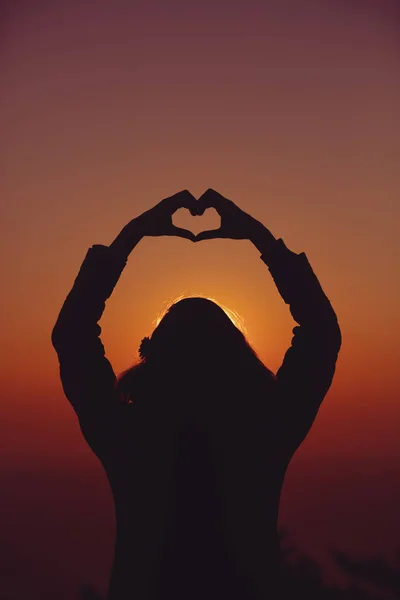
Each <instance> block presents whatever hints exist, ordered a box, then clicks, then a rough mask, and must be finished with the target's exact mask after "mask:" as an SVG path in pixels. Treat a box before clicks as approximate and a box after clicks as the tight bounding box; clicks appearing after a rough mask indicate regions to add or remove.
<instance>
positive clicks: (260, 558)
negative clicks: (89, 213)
mask: <svg viewBox="0 0 400 600" xmlns="http://www.w3.org/2000/svg"><path fill="white" fill-rule="evenodd" d="M182 207H185V208H187V209H189V210H190V212H191V214H192V215H200V214H202V213H203V212H204V211H205V210H206V209H207V208H209V207H213V208H215V209H216V210H217V212H218V213H219V215H220V216H221V227H220V229H218V230H214V231H206V232H203V233H201V234H199V235H197V236H195V235H194V234H192V233H191V232H189V231H187V230H184V229H180V228H177V227H175V226H173V224H172V215H173V213H174V212H175V211H176V210H177V209H179V208H182ZM161 235H177V236H181V237H185V238H187V239H189V240H192V241H194V242H198V241H200V240H205V239H211V238H218V237H223V238H233V239H248V240H250V241H251V242H252V243H253V244H254V245H255V247H256V248H257V250H258V251H259V252H260V253H261V259H262V260H263V261H264V263H265V264H266V265H267V266H268V268H269V271H270V273H271V275H272V277H273V279H274V281H275V284H276V286H277V288H278V290H279V292H280V294H281V296H282V298H283V300H284V301H285V302H286V303H287V304H288V305H289V307H290V312H291V314H292V316H293V318H294V320H295V321H296V322H297V323H298V326H296V327H295V328H294V329H293V333H294V337H293V339H292V344H291V347H290V348H289V350H288V351H287V352H286V354H285V357H284V360H283V363H282V366H281V367H280V369H279V370H278V372H277V373H276V375H274V374H273V373H272V372H271V371H270V370H269V369H268V368H267V367H266V366H265V365H263V363H262V362H261V361H260V359H259V358H258V357H257V355H256V354H255V352H254V351H253V350H252V348H251V347H250V345H249V344H248V343H247V341H246V338H245V336H244V335H243V334H242V332H241V331H239V329H238V328H237V327H236V326H235V325H234V324H233V322H232V321H231V320H230V319H229V318H228V316H227V315H226V314H225V312H224V311H223V310H222V309H221V308H220V307H219V306H218V305H217V304H216V303H213V302H212V301H210V300H207V299H205V298H186V299H183V300H180V301H179V302H177V303H175V304H174V305H172V307H171V308H170V309H169V311H168V312H167V313H166V315H165V316H164V317H163V319H162V320H161V322H160V323H159V324H158V326H157V327H156V328H155V330H154V332H153V333H152V335H151V338H150V339H149V338H145V339H144V340H143V341H142V344H141V347H140V354H141V361H140V362H139V363H138V364H137V365H136V366H134V367H132V368H131V369H128V370H127V371H125V372H124V373H122V374H121V375H120V376H119V377H118V378H117V377H116V376H115V374H114V372H113V369H112V367H111V364H110V363H109V361H108V360H107V358H106V357H105V354H104V348H103V345H102V343H101V341H100V338H99V336H100V333H101V329H100V326H99V325H98V321H99V320H100V318H101V316H102V314H103V311H104V308H105V301H106V300H107V298H109V297H110V295H111V293H112V291H113V289H114V286H115V285H116V283H117V281H118V279H119V277H120V275H121V272H122V270H123V269H124V266H125V264H126V262H127V258H128V256H129V254H130V252H131V251H132V250H133V248H134V247H135V246H136V244H138V242H139V241H140V240H141V239H142V238H143V237H144V236H161ZM52 343H53V346H54V348H55V350H56V351H57V354H58V359H59V363H60V377H61V381H62V385H63V389H64V392H65V395H66V397H67V398H68V400H69V401H70V402H71V404H72V406H73V408H74V409H75V411H76V413H77V416H78V418H79V423H80V427H81V430H82V433H83V435H84V437H85V439H86V441H87V443H88V444H89V446H90V447H91V448H92V450H93V452H95V454H96V455H97V456H98V458H99V460H100V461H101V463H102V465H103V467H104V470H105V472H106V474H107V477H108V480H109V482H110V486H111V488H112V492H113V497H114V504H115V514H116V543H115V557H114V565H113V570H112V574H111V581H110V588H109V594H108V599H109V600H128V599H129V600H150V599H152V600H156V599H157V600H162V599H167V598H168V599H169V598H174V600H178V599H183V598H184V599H185V600H200V598H201V599H207V600H211V599H217V598H218V599H225V598H226V599H227V600H228V599H229V600H232V599H235V598H236V599H238V600H239V599H240V600H261V599H262V600H266V599H267V598H273V599H276V598H277V597H278V587H279V586H278V572H279V541H278V535H277V519H278V508H279V499H280V493H281V487H282V483H283V480H284V475H285V471H286V469H287V466H288V464H289V462H290V460H291V457H292V456H293V454H294V452H295V451H296V449H297V448H298V447H299V445H300V444H301V442H302V441H303V439H304V438H305V436H306V435H307V433H308V431H309V429H310V427H311V425H312V423H313V421H314V419H315V416H316V414H317V411H318V408H319V406H320V404H321V402H322V400H323V398H324V396H325V394H326V392H327V391H328V389H329V387H330V385H331V382H332V378H333V375H334V371H335V364H336V359H337V355H338V352H339V349H340V345H341V334H340V329H339V326H338V323H337V319H336V315H335V312H334V311H333V309H332V306H331V304H330V302H329V300H328V298H327V297H326V295H325V294H324V292H323V290H322V289H321V286H320V284H319V282H318V280H317V278H316V276H315V275H314V273H313V271H312V269H311V267H310V264H309V262H308V260H307V258H306V255H305V254H304V253H301V254H296V253H294V252H291V251H290V250H288V249H287V247H286V246H285V244H284V242H283V241H282V239H278V240H277V239H275V238H274V236H273V235H272V234H271V233H270V232H269V231H268V229H267V228H266V227H264V225H262V224H261V223H260V222H258V221H256V220H255V219H253V218H252V217H251V216H250V215H248V214H246V213H245V212H243V211H242V210H240V208H238V207H237V206H236V205H235V204H234V203H233V202H231V201H230V200H227V199H226V198H224V197H223V196H221V195H220V194H218V193H217V192H215V191H213V190H208V191H207V192H206V193H205V194H203V196H201V198H200V199H199V200H196V199H195V198H194V197H193V196H192V195H191V194H190V193H189V192H188V191H183V192H180V193H178V194H176V195H174V196H172V197H171V198H167V199H165V200H163V201H161V202H160V203H159V204H157V205H156V206H155V207H154V208H152V209H151V210H149V211H147V212H145V213H144V214H142V215H140V216H139V217H137V218H135V219H133V220H132V221H131V222H130V223H128V225H127V226H126V227H124V228H123V230H122V231H121V233H120V234H119V235H118V236H117V238H116V239H115V240H114V242H113V243H112V244H111V245H110V246H109V247H108V246H104V245H94V246H92V247H91V248H90V249H89V250H88V252H87V255H86V257H85V259H84V261H83V263H82V266H81V268H80V271H79V274H78V276H77V278H76V280H75V282H74V285H73V287H72V290H71V291H70V293H69V294H68V296H67V298H66V300H65V302H64V305H63V307H62V309H61V312H60V314H59V317H58V320H57V322H56V325H55V326H54V329H53V332H52Z"/></svg>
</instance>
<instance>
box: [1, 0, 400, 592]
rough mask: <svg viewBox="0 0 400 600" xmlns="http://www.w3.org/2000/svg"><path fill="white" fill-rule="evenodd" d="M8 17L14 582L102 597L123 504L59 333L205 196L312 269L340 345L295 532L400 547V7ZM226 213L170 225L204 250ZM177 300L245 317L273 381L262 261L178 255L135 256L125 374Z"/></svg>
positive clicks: (7, 426) (270, 287) (5, 124)
mask: <svg viewBox="0 0 400 600" xmlns="http://www.w3.org/2000/svg"><path fill="white" fill-rule="evenodd" d="M396 4H397V8H396ZM4 6H5V8H4V9H2V14H1V17H0V19H1V21H0V22H1V25H0V39H1V42H0V69H1V83H0V85H1V93H0V121H1V140H2V143H1V148H0V151H1V162H0V181H1V183H0V189H1V198H2V200H1V209H0V210H1V215H0V227H1V236H0V246H1V263H2V270H1V282H2V297H1V301H2V310H1V320H2V323H1V333H2V355H1V370H0V390H1V400H2V402H1V404H0V414H1V419H0V428H1V432H0V435H1V439H2V452H1V453H0V485H1V487H2V489H3V490H5V493H4V494H2V497H3V498H2V500H1V501H0V503H2V505H3V506H0V514H1V517H0V519H1V522H0V531H1V534H0V536H1V538H3V539H0V545H3V546H4V548H5V549H6V552H7V555H8V560H9V561H11V562H12V561H14V562H15V564H18V565H19V568H20V569H22V570H23V571H24V572H25V573H27V575H26V578H27V581H29V582H30V585H31V586H33V588H34V589H40V590H41V592H40V594H39V596H38V598H39V597H40V598H41V599H47V597H48V598H52V597H53V596H51V593H53V592H51V591H49V590H50V588H48V589H47V588H45V586H46V585H47V586H51V585H53V584H52V583H51V582H50V583H49V582H48V581H47V582H44V581H42V580H41V579H40V574H39V575H38V573H40V568H41V567H40V565H42V566H43V565H45V566H46V569H47V571H51V572H52V573H54V582H55V583H54V586H57V585H59V583H57V582H59V581H62V583H63V586H64V589H67V586H68V585H72V584H73V583H74V582H79V581H83V580H87V581H90V582H92V583H93V584H95V585H96V586H98V588H99V589H104V586H105V585H106V582H107V576H108V573H107V569H109V566H110V561H111V560H112V542H113V526H114V524H113V512H112V503H111V492H110V490H109V488H108V484H107V481H106V478H105V475H104V474H103V472H102V469H101V467H100V464H99V463H98V461H97V459H96V458H95V457H94V456H93V455H92V454H91V452H90V450H89V449H88V448H87V447H86V444H85V442H84V440H83V438H82V437H81V433H80V431H79V427H78V423H77V420H76V417H75V415H74V413H73V411H72V409H71V408H70V406H69V404H68V402H67V400H66V399H65V397H64V395H63V391H62V388H61V383H60V380H59V373H58V363H57V356H56V354H55V352H54V350H53V348H52V346H51V342H50V334H51V330H52V327H53V325H54V323H55V320H56V318H57V315H58V312H59V310H60V308H61V305H62V303H63V301H64V299H65V297H66V295H67V293H68V292H69V290H70V288H71V286H72V284H73V281H74V279H75V277H76V274H77V272H78V270H79V267H80V265H81V262H82V260H83V258H84V256H85V254H86V252H87V249H88V248H89V247H90V246H91V245H93V244H106V245H108V244H110V243H111V242H112V240H113V239H114V237H115V236H116V235H117V234H118V233H119V231H120V229H121V228H122V227H123V226H124V225H125V224H126V223H127V222H128V221H129V220H130V219H132V218H133V217H135V216H138V215H139V214H140V213H141V212H143V211H145V210H148V209H149V208H150V207H151V206H153V205H154V204H156V203H157V202H158V201H159V200H161V199H162V198H165V197H167V196H170V195H172V194H174V193H176V192H178V191H180V190H182V189H185V188H187V189H189V190H190V191H191V192H192V193H193V194H194V195H195V196H196V197H198V196H200V195H201V194H202V193H203V192H204V191H205V190H206V189H207V188H209V187H212V188H214V189H216V190H218V191H219V192H220V193H221V194H223V195H224V196H226V197H228V198H230V199H232V200H233V201H235V202H236V203H237V204H238V205H239V206H240V207H241V208H243V209H244V210H245V211H246V212H249V213H250V214H252V215H253V216H254V217H255V218H257V219H258V220H260V221H262V222H263V223H264V224H265V225H266V226H267V227H268V228H269V229H270V230H271V231H272V233H273V234H274V235H275V236H276V237H282V238H283V239H284V241H285V243H286V244H287V245H288V247H289V248H290V249H292V250H294V251H295V252H302V251H305V252H306V254H307V256H308V259H309V261H310V263H311V265H312V267H313V269H314V271H315V273H316V274H317V276H318V277H319V279H320V282H321V284H322V287H323V289H324V291H325V292H326V294H327V295H328V297H329V298H330V300H331V302H332V304H333V306H334V308H335V310H336V312H337V315H338V319H339V323H340V326H341V329H342V335H343V346H342V350H341V353H340V356H339V361H338V365H337V373H336V376H335V379H334V382H333V385H332V387H331V390H330V391H329V392H328V395H327V396H326V399H325V401H324V403H323V406H322V408H321V410H320V412H319V415H318V417H317V420H316V422H315V424H314V427H313V429H312V431H311V432H310V434H309V436H308V437H307V439H306V441H305V442H304V444H303V445H302V447H301V449H300V450H299V451H298V453H297V454H296V456H295V458H294V459H293V462H292V464H291V466H290V468H289V470H288V474H287V480H286V483H285V487H284V490H283V495H282V505H281V522H282V526H285V527H286V528H287V529H288V532H289V533H290V534H291V536H292V538H293V540H294V541H295V543H296V545H297V546H298V547H299V548H302V549H305V550H308V549H310V550H313V551H315V552H317V553H319V554H322V553H323V552H325V551H326V550H327V549H328V548H331V547H340V548H342V549H348V550H350V551H352V552H358V553H365V554H368V553H374V552H378V551H382V552H390V551H392V550H393V549H394V548H395V547H396V544H397V546H399V539H400V525H399V523H400V519H399V512H398V507H399V505H400V468H399V464H400V436H399V416H400V408H399V401H400V398H399V387H400V375H399V370H400V369H399V358H400V350H399V342H398V337H399V332H400V318H399V309H398V306H399V257H400V241H399V240H400V235H399V223H400V220H399V216H400V202H399V190H400V185H399V184H400V169H399V167H398V165H399V158H400V141H399V140H400V116H399V115H400V113H399V108H398V107H399V106H400V11H399V9H398V3H397V2H396V1H395V0H393V2H391V1H388V0H380V1H376V2H373V1H369V0H367V1H365V2H360V1H357V0H335V1H332V2H327V1H324V0H323V1H317V0H315V1H312V0H305V1H299V2H295V1H291V2H288V1H286V0H281V1H275V2H272V1H267V0H257V1H256V0H246V1H245V0H238V1H237V2H227V1H225V2H223V1H221V0H213V1H211V0H203V1H202V2H196V3H192V2H187V1H186V2H183V0H179V1H169V0H142V1H141V2H139V1H135V0H133V1H131V2H128V1H125V2H124V1H122V0H115V1H113V2H105V1H103V0H101V1H97V2H89V1H87V0H70V1H69V2H62V1H60V0H56V1H54V2H50V1H45V0H38V1H36V2H31V1H30V0H15V1H14V2H8V3H7V2H6V3H5V5H4ZM181 212H183V213H184V212H185V211H181ZM209 212H210V214H209V213H206V215H204V217H201V218H197V219H194V218H193V217H191V216H190V215H188V214H180V213H177V215H176V223H177V224H180V225H181V226H184V227H188V228H191V229H192V230H193V231H194V232H195V233H197V232H198V231H200V230H202V229H209V228H213V227H217V226H218V218H217V217H216V215H215V214H214V215H212V214H211V211H209ZM182 294H188V295H192V294H198V295H205V296H212V297H214V298H215V299H216V300H218V301H220V302H222V303H223V304H225V305H227V306H228V307H230V308H232V309H234V310H236V311H237V312H238V313H239V314H240V315H241V316H242V317H243V319H244V324H245V326H246V328H247V330H248V336H249V339H250V342H251V343H252V345H253V347H254V348H255V349H256V350H257V352H258V353H259V355H260V357H261V358H262V360H263V361H264V362H265V363H266V364H267V365H268V366H269V367H270V368H271V369H272V370H274V371H275V370H277V369H278V368H279V365H280V363H281V361H282V358H283V355H284V353H285V351H286V349H287V348H288V346H289V345H290V340H291V335H292V328H293V327H294V325H295V324H294V322H293V320H292V318H291V316H290V314H289V310H288V307H287V306H286V305H285V304H284V302H283V300H282V299H281V298H280V296H279V294H278V292H277V291H276V288H275V286H274V284H273V281H272V279H271V276H270V274H269V272H268V269H267V267H266V266H265V265H264V264H263V263H262V261H261V260H260V258H259V253H258V252H257V250H256V249H255V248H254V247H253V246H252V245H251V244H250V242H246V241H232V240H212V241H205V242H202V243H199V244H192V243H190V242H188V241H187V240H183V239H178V238H169V237H168V238H167V237H165V238H148V239H144V240H143V241H141V242H140V244H139V245H138V246H137V248H136V249H135V250H134V251H133V253H132V254H131V256H130V258H129V260H128V265H127V267H126V269H125V271H124V272H123V274H122V276H121V279H120V282H119V284H118V286H117V288H116V289H115V292H114V294H113V296H112V297H111V299H110V300H109V301H108V303H107V307H106V311H105V314H104V317H103V318H102V320H101V323H100V324H101V327H102V340H103V343H104V345H105V348H106V354H107V356H108V358H109V360H110V361H111V363H112V364H113V367H114V370H115V372H116V373H119V372H121V371H122V370H123V369H125V368H127V367H128V366H129V365H131V364H132V363H133V362H134V361H135V360H136V359H137V350H138V346H139V344H140V340H141V338H142V337H143V336H145V335H148V334H149V333H151V331H152V329H153V327H154V322H155V319H156V318H157V315H158V314H159V312H160V311H161V310H162V309H163V308H164V307H165V305H166V303H167V302H168V301H170V300H172V299H174V298H175V297H177V296H180V295H182ZM193 385H195V382H194V384H193ZM83 524H84V525H83ZM10 556H11V558H10ZM13 557H14V558H13ZM11 562H10V564H11ZM13 564H14V563H13ZM29 565H35V566H31V567H29ZM39 567H40V568H39ZM43 568H44V567H43ZM31 571H32V572H31ZM7 577H12V576H10V575H7ZM7 577H6V578H5V579H4V581H6V583H5V584H4V585H6V586H7V585H9V586H10V589H11V588H12V589H17V587H15V586H18V585H19V583H18V584H17V582H16V581H14V580H12V581H11V579H10V581H8V580H7ZM35 578H36V579H35ZM10 582H11V583H10ZM71 582H72V583H71ZM21 585H22V584H21ZM13 586H14V587H13ZM35 586H36V587H35ZM40 586H42V587H40ZM52 589H53V588H52ZM54 589H57V588H56V587H55V588H54ZM2 591H3V590H2V589H1V587H0V595H1V592H2ZM6 591H8V588H7V589H6ZM38 593H39V592H38ZM46 594H48V596H46ZM58 597H59V598H61V596H60V595H59V596H58ZM67 597H68V598H69V597H72V596H66V598H67Z"/></svg>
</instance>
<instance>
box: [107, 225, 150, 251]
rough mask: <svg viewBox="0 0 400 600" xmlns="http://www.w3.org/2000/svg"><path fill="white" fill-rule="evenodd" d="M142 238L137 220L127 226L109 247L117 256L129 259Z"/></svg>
mask: <svg viewBox="0 0 400 600" xmlns="http://www.w3.org/2000/svg"><path fill="white" fill-rule="evenodd" d="M142 237H143V235H142V234H141V233H140V232H139V228H138V226H137V223H136V219H133V220H132V221H130V222H129V223H128V224H127V225H125V227H124V228H123V229H122V230H121V232H120V233H119V234H118V235H117V237H116V238H115V240H114V241H113V242H112V243H111V244H110V246H109V247H110V248H111V250H112V251H113V252H114V253H115V254H116V255H117V256H120V257H121V258H124V259H127V258H128V256H129V254H130V253H131V252H132V250H133V249H134V248H135V246H137V244H138V243H139V242H140V240H141V239H142Z"/></svg>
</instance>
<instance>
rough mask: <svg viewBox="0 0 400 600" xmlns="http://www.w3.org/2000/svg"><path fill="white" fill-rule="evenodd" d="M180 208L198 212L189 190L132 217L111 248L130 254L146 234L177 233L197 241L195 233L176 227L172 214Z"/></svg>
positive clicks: (193, 212) (179, 235)
mask: <svg viewBox="0 0 400 600" xmlns="http://www.w3.org/2000/svg"><path fill="white" fill-rule="evenodd" d="M179 208H187V209H188V210H189V211H190V212H191V214H192V215H197V214H198V208H197V200H196V198H195V197H194V196H192V194H191V193H190V192H189V191H188V190H183V191H182V192H178V193H177V194H174V195H173V196H171V197H170V198H165V199H164V200H161V202H159V203H158V204H156V205H155V206H154V207H153V208H151V209H150V210H147V211H146V212H144V213H142V214H141V215H139V216H138V217H135V218H134V219H132V221H130V222H129V223H128V224H127V225H125V227H124V228H123V229H122V231H121V233H120V234H119V235H118V236H117V237H116V238H115V240H114V241H113V243H112V244H111V246H110V248H112V249H113V250H115V251H116V252H117V253H119V254H123V255H125V256H128V255H129V254H130V252H132V250H133V248H134V247H135V246H136V244H137V243H138V242H139V241H140V240H141V239H142V237H145V236H151V237H153V236H154V237H158V236H161V235H175V236H178V237H182V238H186V239H188V240H191V241H192V242H195V241H196V236H195V235H194V233H192V232H191V231H188V230H187V229H182V228H181V227H176V226H175V225H173V223H172V215H173V214H174V212H176V211H177V210H178V209H179Z"/></svg>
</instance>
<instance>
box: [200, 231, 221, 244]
mask: <svg viewBox="0 0 400 600" xmlns="http://www.w3.org/2000/svg"><path fill="white" fill-rule="evenodd" d="M225 237H226V235H224V234H223V232H222V229H221V228H219V229H209V230H208V231H202V232H201V233H198V234H197V235H196V242H201V241H202V240H215V239H217V238H225Z"/></svg>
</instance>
